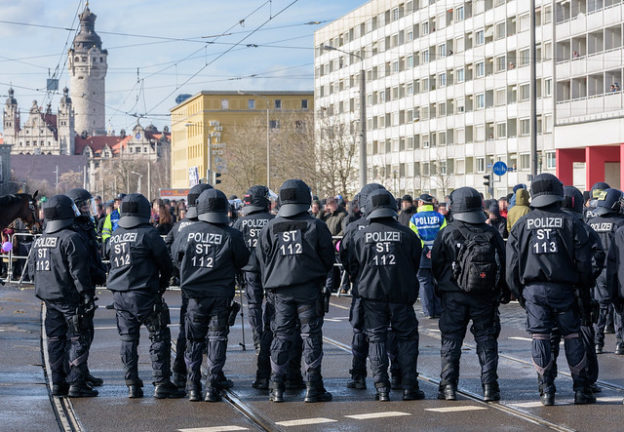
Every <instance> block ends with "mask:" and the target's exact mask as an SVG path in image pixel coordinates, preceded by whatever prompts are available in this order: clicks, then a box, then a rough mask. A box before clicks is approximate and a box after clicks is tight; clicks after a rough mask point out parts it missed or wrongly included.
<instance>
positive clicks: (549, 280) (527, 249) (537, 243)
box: [507, 174, 596, 406]
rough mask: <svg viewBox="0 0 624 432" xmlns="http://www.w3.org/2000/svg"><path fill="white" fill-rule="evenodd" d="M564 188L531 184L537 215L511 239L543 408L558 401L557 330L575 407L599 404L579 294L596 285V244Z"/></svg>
mask: <svg viewBox="0 0 624 432" xmlns="http://www.w3.org/2000/svg"><path fill="white" fill-rule="evenodd" d="M562 199H563V185H562V184H561V182H560V181H559V179H557V177H555V176H553V175H552V174H540V175H538V176H536V177H535V178H534V179H533V182H532V183H531V206H532V207H533V208H534V210H533V211H531V212H530V213H528V214H526V215H525V216H523V217H522V218H520V219H519V220H518V222H517V223H516V224H515V225H514V227H513V228H512V230H511V233H510V236H509V240H508V241H507V283H508V284H509V287H510V288H511V290H512V292H513V293H514V295H515V296H516V298H517V299H518V300H519V301H520V303H521V305H523V306H524V307H525V309H526V310H527V329H528V331H529V333H531V336H532V339H533V343H532V356H533V364H534V365H535V368H536V370H537V373H538V376H539V380H540V381H541V382H542V383H543V385H542V387H541V389H540V392H541V395H540V400H541V402H542V404H543V405H545V406H551V405H554V403H555V383H554V375H553V372H554V369H553V359H552V354H551V347H550V337H551V333H552V330H553V327H555V326H558V328H559V331H560V332H561V335H562V336H563V338H564V341H565V351H566V359H567V361H568V365H569V367H570V372H571V374H572V379H573V387H574V391H575V394H574V403H576V404H588V403H595V402H596V398H595V397H594V396H593V394H592V393H591V389H590V388H589V382H588V379H587V371H586V363H587V358H586V355H585V348H584V346H583V342H582V340H581V338H580V334H579V331H580V324H581V320H580V315H579V312H578V309H577V307H576V298H575V291H576V290H577V289H586V287H588V286H589V284H591V278H592V267H591V264H592V262H591V261H592V257H591V245H590V242H589V238H588V236H587V232H586V231H585V229H584V228H583V225H582V222H581V221H580V220H578V218H576V217H575V216H572V215H570V214H568V213H566V212H564V211H562V210H561V200H562Z"/></svg>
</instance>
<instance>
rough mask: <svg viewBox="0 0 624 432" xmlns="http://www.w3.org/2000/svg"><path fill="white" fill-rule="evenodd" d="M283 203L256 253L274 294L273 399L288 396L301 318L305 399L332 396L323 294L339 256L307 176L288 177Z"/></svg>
mask: <svg viewBox="0 0 624 432" xmlns="http://www.w3.org/2000/svg"><path fill="white" fill-rule="evenodd" d="M279 199H280V203H281V206H280V209H279V212H278V214H277V217H276V218H275V219H273V220H271V221H270V222H269V223H268V224H267V225H266V227H265V228H264V229H263V230H262V232H261V234H260V240H259V241H258V245H257V247H256V258H257V260H258V266H259V268H260V272H261V275H262V285H263V286H264V288H265V289H266V290H268V291H270V292H271V295H273V298H274V305H275V318H274V322H273V335H274V339H273V343H272V344H271V394H270V397H269V398H270V400H271V401H273V402H282V401H283V400H284V379H285V376H286V373H287V369H288V363H289V360H290V357H291V352H290V351H291V350H292V349H293V346H294V344H295V341H296V337H295V333H296V332H298V331H299V330H298V329H297V320H298V321H299V323H300V326H301V330H300V331H301V337H302V338H303V341H304V344H303V346H304V348H303V358H304V364H305V379H306V386H307V392H306V396H305V399H304V400H305V402H321V401H329V400H331V397H332V396H331V394H330V393H329V392H327V391H326V390H325V387H324V386H323V378H322V376H321V361H322V358H323V337H322V326H323V312H324V305H323V303H324V302H323V297H322V295H321V288H322V287H323V283H324V281H325V278H326V277H327V273H328V272H329V270H330V269H331V268H332V266H333V264H334V259H335V253H334V247H333V244H332V238H331V234H330V232H329V230H328V228H327V226H326V225H325V224H324V223H323V222H322V221H320V220H318V219H315V218H313V217H312V216H311V215H310V214H309V213H308V210H309V209H310V204H311V202H312V196H311V194H310V188H309V187H308V185H307V184H305V183H304V182H303V181H302V180H287V181H285V182H284V184H283V185H282V187H281V188H280V192H279Z"/></svg>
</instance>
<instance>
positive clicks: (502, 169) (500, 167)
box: [492, 161, 507, 176]
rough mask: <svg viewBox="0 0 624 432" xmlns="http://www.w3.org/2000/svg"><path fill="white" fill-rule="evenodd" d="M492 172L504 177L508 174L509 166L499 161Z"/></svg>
mask: <svg viewBox="0 0 624 432" xmlns="http://www.w3.org/2000/svg"><path fill="white" fill-rule="evenodd" d="M492 172H493V173H494V174H496V175H497V176H502V175H505V174H506V173H507V164H506V163H505V162H503V161H498V162H496V163H495V164H494V166H493V167H492Z"/></svg>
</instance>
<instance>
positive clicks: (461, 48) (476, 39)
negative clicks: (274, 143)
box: [315, 0, 624, 198]
mask: <svg viewBox="0 0 624 432" xmlns="http://www.w3.org/2000/svg"><path fill="white" fill-rule="evenodd" d="M570 3H571V4H572V5H574V6H573V7H574V8H576V9H575V10H576V11H578V10H583V11H584V12H583V15H584V16H586V17H587V18H586V19H583V24H584V25H585V23H587V26H589V25H590V23H591V27H587V26H586V27H577V26H576V24H575V23H573V22H572V21H571V15H570V14H568V15H567V16H568V18H565V17H566V15H565V12H564V10H565V8H566V6H565V5H566V4H568V5H570ZM597 4H600V7H599V8H597V7H596V6H594V5H597ZM607 4H608V5H607ZM568 7H569V6H568ZM622 7H623V6H622V2H621V1H615V0H611V1H610V0H605V1H602V0H600V1H595V0H588V1H585V0H576V1H572V2H570V1H552V0H536V25H537V28H536V43H537V94H538V99H537V113H538V172H552V173H555V172H560V168H559V166H560V162H562V159H563V162H565V161H566V156H565V153H561V151H560V150H558V149H559V148H561V149H563V148H567V147H574V148H576V147H585V146H588V145H589V146H593V145H600V146H602V145H604V142H603V140H602V139H596V140H595V141H594V143H581V142H579V135H576V134H575V132H574V131H572V130H571V129H570V130H568V129H566V128H567V126H564V123H566V122H571V121H572V120H570V115H569V113H571V112H573V111H571V110H572V107H571V104H573V103H574V102H575V101H574V100H573V99H574V95H575V94H577V93H578V94H582V90H580V89H579V88H576V90H574V88H573V87H574V85H575V84H577V83H578V82H579V81H583V80H585V81H587V80H588V79H589V78H588V74H589V73H588V72H583V73H581V72H580V70H579V73H578V75H579V79H578V80H577V81H574V79H573V78H572V76H571V75H570V74H571V73H572V66H571V65H570V63H573V64H574V66H578V65H580V62H581V59H577V60H574V59H575V58H578V57H575V56H576V54H574V53H575V50H574V49H573V48H570V47H571V46H572V44H573V40H574V38H575V37H576V38H577V42H578V43H581V42H580V41H581V40H582V39H583V38H585V40H589V39H588V38H589V37H590V35H591V33H592V32H596V38H595V40H594V39H592V40H594V42H592V44H593V45H592V46H594V47H595V48H594V49H595V50H598V51H599V52H600V53H601V54H600V56H602V57H600V59H603V58H606V57H608V54H604V51H605V49H606V47H607V46H609V47H610V48H609V49H610V50H611V52H613V53H614V54H616V55H617V57H615V58H613V60H609V61H602V63H600V66H601V67H602V68H601V69H600V71H599V72H596V73H597V74H601V79H602V81H600V82H601V84H600V86H598V84H596V89H598V88H600V89H601V90H602V94H603V95H602V96H600V98H602V99H601V100H610V99H609V97H610V96H613V95H611V94H609V95H607V94H606V93H608V91H605V89H607V90H608V89H609V88H610V85H611V84H615V82H616V81H617V82H619V81H618V80H619V77H621V74H620V75H619V76H618V75H617V73H615V71H616V70H620V71H621V67H622V59H621V51H622V50H621V46H622V43H621V41H622V33H621V31H620V32H619V33H618V31H617V30H616V29H617V28H619V29H621V25H622ZM555 15H556V17H555ZM577 15H578V14H577ZM598 16H600V18H597V17H598ZM607 17H608V18H607ZM577 19H579V18H577ZM529 23H530V16H529V2H528V1H520V0H473V1H460V0H454V1H453V0H446V1H441V0H438V1H434V0H414V1H404V0H373V1H370V2H368V3H366V4H365V5H363V6H362V7H360V8H358V9H356V10H354V11H352V12H351V13H349V14H347V15H346V16H344V17H342V18H340V19H338V20H336V21H334V22H332V23H331V24H329V25H327V26H326V27H324V28H322V29H320V30H318V31H317V32H316V33H315V100H316V104H317V108H323V109H322V110H321V109H317V110H316V115H317V118H318V116H327V115H330V116H333V117H335V118H336V119H339V121H341V122H343V123H352V122H353V121H356V120H357V119H359V98H360V94H359V76H360V70H361V69H362V70H364V73H365V77H366V94H365V95H364V97H365V98H366V126H367V130H368V136H367V162H368V173H367V174H368V181H378V182H381V183H384V184H386V185H387V186H388V187H390V188H392V189H393V191H394V192H395V193H406V192H408V193H410V192H411V193H414V192H416V193H417V192H419V191H427V192H430V193H432V194H434V195H436V196H438V197H439V198H441V197H442V196H444V195H445V194H447V193H448V192H449V191H450V190H452V189H454V188H457V187H461V186H473V187H476V188H477V189H479V190H480V191H482V192H484V193H487V188H486V187H485V186H484V184H483V182H484V178H483V176H484V175H492V166H493V164H494V163H495V162H497V161H503V162H505V163H506V164H507V166H508V167H509V168H510V171H509V172H508V173H507V174H505V175H504V176H501V177H499V176H494V175H492V177H493V179H492V180H493V189H494V195H495V196H496V197H499V196H504V195H506V194H507V193H508V192H509V191H510V189H511V188H512V187H513V186H514V185H515V184H517V183H526V182H527V181H528V176H529V163H530V155H529V152H530V100H529V99H530V85H529V80H530V70H529V69H530V68H529V63H530V53H529V38H530V32H529V29H530V28H529ZM562 26H564V27H566V29H567V32H568V34H566V35H565V37H563V36H562V34H564V32H563V30H562V29H561V27H562ZM609 27H613V29H612V30H610V31H609V35H610V37H609V38H607V37H606V36H604V37H603V38H602V39H600V38H598V37H597V35H598V34H600V33H601V34H603V35H606V33H605V32H606V31H607V29H608V28H609ZM572 29H574V31H573V32H572ZM592 38H594V36H592ZM618 38H619V39H618ZM563 39H567V40H568V42H567V46H568V51H565V47H566V45H565V43H564V44H563V45H561V44H560V43H559V42H555V41H560V40H563ZM606 39H609V40H610V45H606V42H605V40H606ZM323 46H329V47H331V48H334V49H330V50H328V49H326V48H323ZM617 47H619V48H617ZM598 51H596V52H598ZM576 52H578V53H579V57H580V55H581V54H580V53H581V52H584V51H582V48H578V49H576ZM349 53H352V55H350V54H349ZM555 53H556V55H557V56H558V57H557V59H556V60H553V58H554V55H555ZM566 54H567V60H566V59H565V58H564V57H565V56H566ZM560 55H563V57H559V56H560ZM587 61H589V62H594V63H595V62H596V60H594V59H587ZM609 64H610V66H608V65H609ZM563 65H567V66H563ZM597 66H598V65H596V66H595V67H597ZM565 67H567V68H568V70H569V72H567V73H568V75H561V74H562V70H561V69H563V68H565ZM561 81H568V82H569V87H570V89H571V90H570V92H569V96H567V98H566V97H565V96H563V95H562V92H564V91H565V86H566V84H563V83H560V82H561ZM581 87H582V86H581ZM575 92H576V93H575ZM596 92H597V93H601V92H600V91H598V90H596ZM613 93H614V94H615V97H614V98H613V99H618V98H619V101H620V102H619V103H620V105H619V107H620V108H619V109H620V110H621V100H622V99H621V98H622V94H621V91H620V90H619V89H618V90H617V92H613ZM616 93H617V94H616ZM586 97H588V96H586ZM601 103H602V105H601V110H602V114H601V115H603V116H609V118H611V120H610V121H612V122H614V123H618V124H619V126H613V128H612V132H613V134H612V135H613V136H610V137H609V140H615V142H617V141H618V138H617V136H618V131H619V142H622V141H623V140H624V139H623V138H624V134H623V133H622V118H621V112H620V113H618V112H617V109H616V110H614V109H612V107H611V105H609V103H607V102H601ZM588 104H589V102H586V105H588ZM595 104H596V105H598V102H596V103H595ZM565 109H567V110H568V113H565V112H564V110H565ZM575 109H576V108H575ZM577 112H578V111H577ZM588 115H590V114H589V113H588ZM564 116H565V117H564ZM618 117H619V119H618ZM574 121H577V120H574ZM592 121H593V120H592ZM599 127H600V126H597V128H599ZM356 131H357V129H356ZM597 135H598V136H599V135H600V134H597ZM617 148H618V151H619V147H617ZM575 151H576V150H575ZM602 152H603V151H602V150H600V151H599V153H600V154H602ZM577 153H578V151H577ZM589 153H591V154H594V152H593V151H592V152H589ZM572 154H573V152H570V156H567V158H568V159H567V160H570V161H571V160H574V157H573V156H572ZM574 154H576V153H574ZM558 156H559V157H558ZM577 159H578V158H577ZM598 159H599V158H598V157H597V158H596V159H595V160H598ZM574 161H575V162H576V160H574ZM618 161H619V159H618ZM565 163H566V164H567V165H570V164H571V163H572V162H569V163H568V162H565ZM567 165H566V166H567ZM592 167H593V164H592ZM580 169H581V170H582V173H581V175H578V176H577V177H578V179H579V180H578V181H575V182H574V183H576V184H577V185H578V186H580V187H583V188H584V187H585V184H587V183H590V182H591V181H592V180H593V179H594V178H596V177H597V176H596V175H590V173H591V172H592V170H593V168H590V169H588V170H587V175H585V170H584V169H583V168H582V167H581V168H580ZM600 169H602V168H600ZM600 169H599V170H600ZM610 169H611V170H614V169H615V168H610ZM618 169H619V168H618ZM570 172H571V168H570ZM618 174H619V171H618ZM564 177H565V176H564ZM610 178H611V176H607V179H610ZM564 180H565V181H566V182H567V183H568V184H571V183H572V180H573V179H572V178H571V174H570V178H569V179H568V178H564ZM590 186H591V185H590Z"/></svg>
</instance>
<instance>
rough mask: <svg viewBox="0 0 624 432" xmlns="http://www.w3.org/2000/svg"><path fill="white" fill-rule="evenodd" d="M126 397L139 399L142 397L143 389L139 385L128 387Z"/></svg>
mask: <svg viewBox="0 0 624 432" xmlns="http://www.w3.org/2000/svg"><path fill="white" fill-rule="evenodd" d="M128 397H129V398H130V399H140V398H142V397H143V387H141V386H139V385H135V384H133V385H129V386H128Z"/></svg>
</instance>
